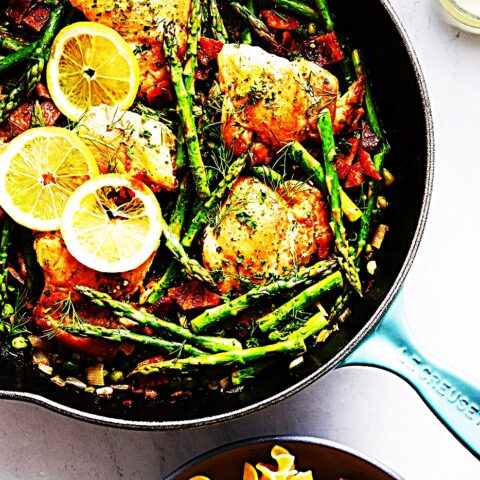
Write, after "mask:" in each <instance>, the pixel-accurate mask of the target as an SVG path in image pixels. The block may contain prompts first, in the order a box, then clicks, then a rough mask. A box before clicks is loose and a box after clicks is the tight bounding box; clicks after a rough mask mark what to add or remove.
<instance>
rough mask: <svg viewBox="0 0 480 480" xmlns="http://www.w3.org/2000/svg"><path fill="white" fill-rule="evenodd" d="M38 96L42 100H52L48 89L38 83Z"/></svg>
mask: <svg viewBox="0 0 480 480" xmlns="http://www.w3.org/2000/svg"><path fill="white" fill-rule="evenodd" d="M37 95H38V96H39V97H40V98H51V97H50V92H49V91H48V88H47V87H46V86H45V85H44V84H43V83H41V82H38V83H37Z"/></svg>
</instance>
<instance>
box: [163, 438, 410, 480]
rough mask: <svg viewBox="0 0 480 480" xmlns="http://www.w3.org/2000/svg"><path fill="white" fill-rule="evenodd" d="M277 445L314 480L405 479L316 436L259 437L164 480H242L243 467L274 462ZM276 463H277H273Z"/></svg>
mask: <svg viewBox="0 0 480 480" xmlns="http://www.w3.org/2000/svg"><path fill="white" fill-rule="evenodd" d="M274 445H281V446H282V447H285V448H286V449H287V450H288V451H289V452H290V453H292V454H293V455H295V468H296V469H297V470H299V471H308V470H312V473H313V478H315V480H339V478H340V477H342V478H346V479H349V480H402V477H400V476H399V475H398V474H396V473H395V472H392V471H391V470H390V469H388V468H387V467H385V466H384V465H382V464H380V463H378V462H376V461H375V460H372V459H371V458H368V457H366V456H365V455H363V454H361V453H358V452H356V451H354V450H352V449H350V448H348V447H345V446H343V445H340V444H338V443H334V442H330V441H328V440H322V439H320V438H314V437H303V436H293V437H284V436H279V437H260V438H252V439H249V440H242V441H240V442H237V443H233V444H231V445H227V446H225V447H221V448H217V449H215V450H212V451H210V452H207V453H204V454H203V455H200V456H199V457H197V458H195V459H194V460H191V461H190V462H188V463H187V464H186V465H184V466H183V467H180V468H179V469H178V470H175V472H173V473H171V474H170V475H168V476H167V477H166V478H165V480H189V479H190V478H191V477H193V476H194V475H204V476H206V477H209V478H210V479H211V480H219V479H222V480H241V479H242V472H243V464H244V463H245V462H246V461H248V462H250V463H251V464H252V465H255V464H256V463H258V462H264V463H271V456H270V451H271V449H272V447H273V446H274ZM273 463H274V464H275V462H273Z"/></svg>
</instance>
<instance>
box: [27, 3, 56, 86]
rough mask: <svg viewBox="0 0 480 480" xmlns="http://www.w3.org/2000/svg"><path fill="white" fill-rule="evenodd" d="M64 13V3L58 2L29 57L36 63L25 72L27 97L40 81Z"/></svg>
mask: <svg viewBox="0 0 480 480" xmlns="http://www.w3.org/2000/svg"><path fill="white" fill-rule="evenodd" d="M64 11H65V1H64V0H62V1H60V3H59V5H58V7H57V8H56V9H55V10H53V11H52V13H51V14H50V18H49V20H48V23H47V25H46V27H45V30H44V31H43V34H42V37H41V38H40V40H39V41H38V45H37V47H36V48H35V50H34V51H33V52H32V53H31V54H30V55H29V57H30V58H29V59H30V60H31V59H32V58H33V59H35V60H36V61H35V62H34V63H33V64H32V65H31V66H30V68H29V69H28V71H27V77H26V82H27V87H26V89H27V90H26V91H27V95H29V94H30V93H31V92H32V90H33V89H34V88H35V86H36V85H37V83H38V82H39V81H40V79H41V77H42V73H43V69H44V68H45V64H46V62H47V60H48V57H49V56H50V49H51V46H52V42H53V38H54V37H55V34H56V32H57V29H58V26H59V24H60V21H61V19H62V16H63V13H64Z"/></svg>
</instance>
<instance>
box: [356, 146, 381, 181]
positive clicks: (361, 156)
mask: <svg viewBox="0 0 480 480" xmlns="http://www.w3.org/2000/svg"><path fill="white" fill-rule="evenodd" d="M358 161H359V162H360V165H361V166H362V169H363V173H364V174H365V175H368V176H369V177H371V178H373V179H374V180H381V179H382V177H381V175H380V174H379V173H378V171H377V169H376V168H375V164H374V163H373V160H372V157H370V154H369V153H368V152H367V151H366V150H365V149H364V148H362V147H360V148H359V149H358Z"/></svg>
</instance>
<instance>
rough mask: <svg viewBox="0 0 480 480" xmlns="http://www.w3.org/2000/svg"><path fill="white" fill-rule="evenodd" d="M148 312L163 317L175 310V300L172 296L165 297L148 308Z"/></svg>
mask: <svg viewBox="0 0 480 480" xmlns="http://www.w3.org/2000/svg"><path fill="white" fill-rule="evenodd" d="M146 310H147V312H148V313H151V314H152V315H155V316H156V317H159V318H162V317H164V316H165V315H167V314H169V313H170V312H171V311H172V310H173V302H172V299H171V298H168V297H163V298H160V299H159V300H157V301H156V302H155V303H153V304H152V305H149V306H148V307H147V308H146Z"/></svg>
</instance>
